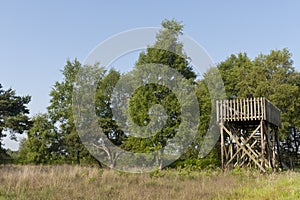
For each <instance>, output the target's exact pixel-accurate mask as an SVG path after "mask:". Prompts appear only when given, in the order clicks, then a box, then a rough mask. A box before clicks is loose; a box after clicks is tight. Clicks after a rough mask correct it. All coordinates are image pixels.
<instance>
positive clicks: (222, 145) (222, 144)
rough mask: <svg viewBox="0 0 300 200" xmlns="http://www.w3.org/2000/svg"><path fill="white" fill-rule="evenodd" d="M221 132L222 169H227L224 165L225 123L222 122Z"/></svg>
mask: <svg viewBox="0 0 300 200" xmlns="http://www.w3.org/2000/svg"><path fill="white" fill-rule="evenodd" d="M220 133H221V162H222V171H223V172H224V170H225V165H224V135H223V123H222V122H221V123H220Z"/></svg>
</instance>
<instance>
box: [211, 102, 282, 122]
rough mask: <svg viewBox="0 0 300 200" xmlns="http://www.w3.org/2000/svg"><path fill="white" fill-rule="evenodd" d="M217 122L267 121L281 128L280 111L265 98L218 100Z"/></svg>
mask: <svg viewBox="0 0 300 200" xmlns="http://www.w3.org/2000/svg"><path fill="white" fill-rule="evenodd" d="M216 105H217V120H218V122H221V121H252V120H266V121H268V122H270V123H272V124H275V125H277V126H280V124H281V119H280V110H279V109H278V108H277V107H276V106H274V105H273V104H272V103H271V102H270V101H269V100H267V99H266V98H264V97H260V98H245V99H230V100H228V99H226V100H217V102H216Z"/></svg>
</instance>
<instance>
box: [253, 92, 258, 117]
mask: <svg viewBox="0 0 300 200" xmlns="http://www.w3.org/2000/svg"><path fill="white" fill-rule="evenodd" d="M253 111H254V119H255V120H257V118H256V98H255V97H254V99H253Z"/></svg>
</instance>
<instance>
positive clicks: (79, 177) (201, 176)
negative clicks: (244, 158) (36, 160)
mask: <svg viewBox="0 0 300 200" xmlns="http://www.w3.org/2000/svg"><path fill="white" fill-rule="evenodd" d="M299 178H300V175H299V174H297V173H284V174H272V175H261V174H259V173H257V172H240V171H239V172H238V173H236V172H230V173H225V174H222V173H220V172H217V171H215V172H207V171H206V172H193V173H190V174H188V175H181V174H180V173H178V172H177V171H162V172H158V173H151V174H127V173H120V172H116V171H111V170H101V169H98V168H93V167H80V166H69V165H63V166H1V167H0V183H1V185H0V200H2V199H101V200H105V199H109V200H111V199H122V200H123V199H145V200H147V199H151V200H152V199H253V198H255V199H276V198H277V199H282V198H290V199H295V197H298V198H299V197H300V195H299V194H300V193H299V191H300V189H298V188H300V179H299Z"/></svg>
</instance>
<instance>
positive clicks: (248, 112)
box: [246, 98, 250, 120]
mask: <svg viewBox="0 0 300 200" xmlns="http://www.w3.org/2000/svg"><path fill="white" fill-rule="evenodd" d="M246 103H247V120H250V111H249V107H250V106H249V99H248V98H247V99H246Z"/></svg>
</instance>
